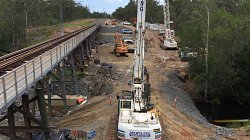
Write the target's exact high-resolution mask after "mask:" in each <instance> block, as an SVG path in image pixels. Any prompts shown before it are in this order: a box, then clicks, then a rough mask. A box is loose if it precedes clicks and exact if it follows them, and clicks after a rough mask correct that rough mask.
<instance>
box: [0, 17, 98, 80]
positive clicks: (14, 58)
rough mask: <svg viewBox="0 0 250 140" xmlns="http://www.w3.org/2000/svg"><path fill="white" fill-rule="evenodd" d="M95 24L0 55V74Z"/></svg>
mask: <svg viewBox="0 0 250 140" xmlns="http://www.w3.org/2000/svg"><path fill="white" fill-rule="evenodd" d="M96 24H97V22H96V23H94V24H92V25H90V26H87V27H84V28H82V29H79V30H76V31H74V32H71V33H68V34H65V35H62V36H59V37H55V38H52V39H50V40H48V41H45V42H42V43H40V44H37V45H34V46H31V47H28V48H25V49H21V50H19V51H15V52H13V53H10V54H7V55H4V56H2V57H0V75H3V74H5V73H6V71H9V70H12V69H14V68H16V67H18V66H19V65H20V64H22V63H23V62H25V61H28V60H31V59H32V58H34V57H36V56H38V55H41V54H42V53H44V52H45V51H48V50H50V49H52V48H53V47H56V46H57V45H59V44H61V43H63V42H64V41H66V40H68V39H70V38H72V37H74V36H76V35H78V34H79V33H81V32H83V31H85V30H87V29H89V28H91V27H93V26H95V25H96Z"/></svg>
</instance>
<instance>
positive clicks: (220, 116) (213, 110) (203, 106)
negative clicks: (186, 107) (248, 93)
mask: <svg viewBox="0 0 250 140" xmlns="http://www.w3.org/2000/svg"><path fill="white" fill-rule="evenodd" d="M195 105H196V107H197V108H198V109H199V110H200V112H201V114H202V115H203V116H204V117H206V118H207V119H208V120H209V121H211V120H236V119H237V120H240V119H250V103H247V104H243V105H240V104H239V103H237V102H235V101H222V102H221V104H220V105H212V104H211V103H204V102H200V101H195Z"/></svg>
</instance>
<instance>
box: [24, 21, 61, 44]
mask: <svg viewBox="0 0 250 140" xmlns="http://www.w3.org/2000/svg"><path fill="white" fill-rule="evenodd" d="M59 30H60V27H59V26H58V25H52V26H42V27H39V28H38V29H34V30H30V31H29V39H28V40H24V41H22V42H21V48H26V47H29V46H32V45H35V44H38V43H40V42H43V41H45V40H48V39H49V38H51V37H52V35H53V34H54V33H55V32H58V31H59Z"/></svg>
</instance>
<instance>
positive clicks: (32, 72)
mask: <svg viewBox="0 0 250 140" xmlns="http://www.w3.org/2000/svg"><path fill="white" fill-rule="evenodd" d="M99 26H100V22H98V23H97V24H95V25H93V26H92V27H91V28H89V29H87V30H85V31H83V32H81V33H79V34H77V35H75V36H73V37H72V38H70V39H68V40H66V41H64V42H62V43H61V44H59V45H58V46H56V47H54V48H52V49H51V50H49V51H46V52H44V53H43V54H41V55H39V56H37V57H35V58H34V59H32V60H29V61H26V62H25V63H24V64H22V65H20V66H18V67H17V68H15V69H13V70H11V71H9V72H7V73H6V74H4V75H2V76H0V114H1V113H2V112H3V111H4V110H6V109H7V108H8V107H9V106H10V105H11V104H13V103H14V102H15V101H16V100H17V99H18V98H19V97H21V96H22V95H23V94H24V93H27V92H28V90H29V89H30V88H31V87H32V86H34V85H35V83H36V82H37V81H39V80H40V79H42V78H43V76H44V75H46V73H47V72H49V71H50V70H52V68H53V67H54V66H55V65H57V64H58V63H59V62H60V61H61V60H62V59H63V58H65V57H66V56H67V55H68V54H69V53H70V52H71V51H72V50H74V49H75V48H76V47H77V46H78V45H79V44H80V43H81V42H82V41H83V40H85V39H86V38H87V37H88V36H90V35H91V34H92V33H93V32H94V31H95V30H96V29H97V28H99ZM31 47H32V46H31ZM33 47H34V46H33Z"/></svg>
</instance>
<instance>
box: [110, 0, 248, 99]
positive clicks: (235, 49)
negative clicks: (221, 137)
mask: <svg viewBox="0 0 250 140" xmlns="http://www.w3.org/2000/svg"><path fill="white" fill-rule="evenodd" d="M130 4H133V3H132V2H131V1H130V3H129V4H128V5H130ZM170 4H171V5H170V11H171V20H173V21H174V26H175V31H176V34H177V35H178V37H179V38H180V40H181V42H178V44H179V47H180V48H183V47H189V48H192V50H194V51H196V52H198V53H199V55H198V57H196V58H193V59H192V60H191V61H190V75H191V80H192V81H193V82H194V83H195V86H196V89H197V92H201V93H204V90H205V81H206V71H205V70H206V69H205V56H206V53H205V46H206V34H207V27H206V22H207V21H206V19H207V9H206V8H204V7H208V8H209V12H210V27H209V33H210V34H209V38H208V40H209V46H208V48H209V55H208V67H209V69H208V97H209V98H210V99H216V98H218V99H221V100H224V99H230V100H236V101H237V102H239V103H244V102H250V86H249V85H250V82H249V81H250V67H249V66H250V51H249V50H250V38H249V36H250V28H249V27H250V1H249V0H234V1H228V0H219V1H218V0H193V1H192V2H190V1H189V0H175V1H172V0H170ZM128 5H127V6H125V7H124V8H121V7H120V8H118V9H117V10H116V11H115V12H114V13H113V16H114V17H115V18H118V19H119V17H126V16H125V15H128V14H131V12H130V11H131V9H128V8H127V7H128ZM161 14H163V10H162V8H161V6H160V5H158V3H157V2H156V1H153V0H148V1H147V21H149V22H158V23H161V21H160V20H163V15H161ZM134 16H135V15H134ZM122 20H129V19H128V17H126V18H125V19H124V18H122ZM202 95H204V94H202Z"/></svg>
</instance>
